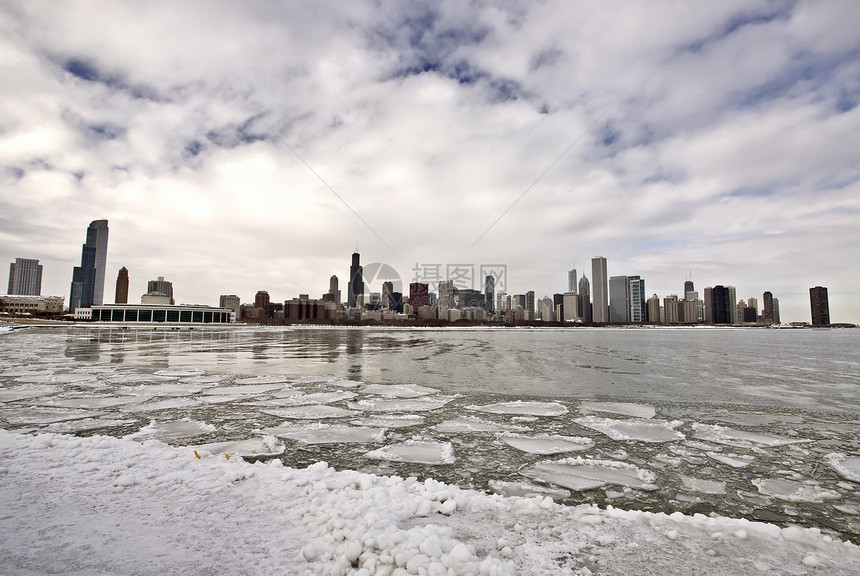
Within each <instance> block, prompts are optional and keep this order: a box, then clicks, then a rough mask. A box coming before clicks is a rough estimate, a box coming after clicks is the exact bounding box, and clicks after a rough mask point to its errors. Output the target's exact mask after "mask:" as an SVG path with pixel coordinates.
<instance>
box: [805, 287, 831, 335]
mask: <svg viewBox="0 0 860 576" xmlns="http://www.w3.org/2000/svg"><path fill="white" fill-rule="evenodd" d="M809 307H810V309H811V311H812V325H813V326H830V301H829V298H828V296H827V288H825V287H824V286H816V287H815V288H810V289H809Z"/></svg>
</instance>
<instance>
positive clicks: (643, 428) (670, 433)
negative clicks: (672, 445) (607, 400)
mask: <svg viewBox="0 0 860 576" xmlns="http://www.w3.org/2000/svg"><path fill="white" fill-rule="evenodd" d="M574 422H576V423H577V424H579V425H580V426H582V427H583V428H588V429H589V430H594V431H595V432H600V433H601V434H605V435H606V436H609V437H610V438H612V439H613V440H619V441H624V440H635V441H639V442H654V443H659V442H673V441H676V440H683V439H684V438H685V437H684V435H683V434H682V433H681V432H678V431H677V430H675V428H678V427H679V426H681V424H683V423H682V422H680V421H678V420H674V421H671V422H668V421H662V420H658V421H655V420H641V419H639V420H617V419H614V418H599V417H597V416H582V417H581V418H575V419H574Z"/></svg>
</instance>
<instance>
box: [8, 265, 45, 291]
mask: <svg viewBox="0 0 860 576" xmlns="http://www.w3.org/2000/svg"><path fill="white" fill-rule="evenodd" d="M6 294H8V295H10V296H39V295H41V294H42V265H41V264H39V261H38V260H34V259H32V258H15V261H14V262H12V263H11V264H9V288H8V289H7V290H6Z"/></svg>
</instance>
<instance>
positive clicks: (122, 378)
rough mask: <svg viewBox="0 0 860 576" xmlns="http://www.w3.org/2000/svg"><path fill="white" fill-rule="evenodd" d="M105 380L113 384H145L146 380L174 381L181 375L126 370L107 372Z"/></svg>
mask: <svg viewBox="0 0 860 576" xmlns="http://www.w3.org/2000/svg"><path fill="white" fill-rule="evenodd" d="M105 380H106V381H108V382H111V383H113V384H143V383H146V382H173V381H176V380H179V377H178V376H159V375H157V374H144V373H127V372H126V373H122V374H107V375H106V376H105Z"/></svg>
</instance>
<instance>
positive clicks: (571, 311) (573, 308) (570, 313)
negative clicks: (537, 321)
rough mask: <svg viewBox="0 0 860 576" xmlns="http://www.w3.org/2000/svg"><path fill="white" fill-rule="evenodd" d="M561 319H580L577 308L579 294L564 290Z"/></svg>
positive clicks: (567, 320)
mask: <svg viewBox="0 0 860 576" xmlns="http://www.w3.org/2000/svg"><path fill="white" fill-rule="evenodd" d="M562 319H563V320H564V321H565V322H574V321H576V320H579V321H582V313H581V312H580V310H579V294H574V293H573V292H565V293H564V297H563V299H562Z"/></svg>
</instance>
